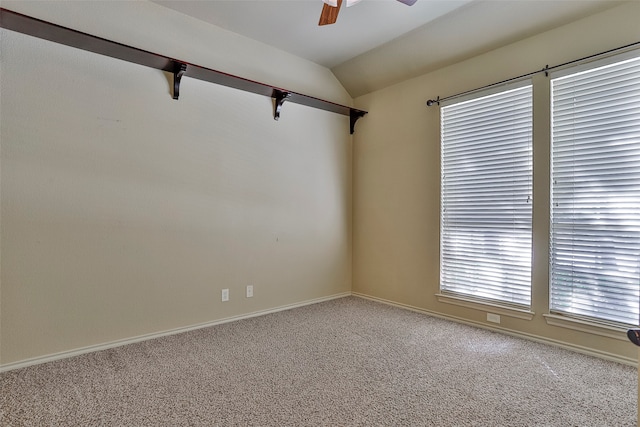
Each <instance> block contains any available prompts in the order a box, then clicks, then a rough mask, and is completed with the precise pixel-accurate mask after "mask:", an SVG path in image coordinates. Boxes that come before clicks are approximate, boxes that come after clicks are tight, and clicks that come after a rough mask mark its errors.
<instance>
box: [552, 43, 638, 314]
mask: <svg viewBox="0 0 640 427" xmlns="http://www.w3.org/2000/svg"><path fill="white" fill-rule="evenodd" d="M636 55H637V54H636ZM618 61H619V62H617V63H613V64H607V65H605V66H602V65H600V66H598V64H595V65H591V69H589V70H587V71H580V72H575V70H573V74H570V75H566V76H561V77H557V78H553V77H554V76H552V80H551V90H552V141H551V144H552V150H551V151H552V162H551V254H550V262H551V271H550V284H551V291H550V293H551V299H550V301H551V307H550V308H551V311H552V312H555V313H558V314H564V315H570V316H578V317H586V318H590V319H594V320H597V321H600V322H601V321H605V322H615V323H623V324H628V325H637V324H638V320H639V319H638V315H639V309H640V58H634V59H627V60H624V61H620V60H618ZM609 62H611V61H609ZM565 74H566V72H565Z"/></svg>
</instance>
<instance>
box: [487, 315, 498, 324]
mask: <svg viewBox="0 0 640 427" xmlns="http://www.w3.org/2000/svg"><path fill="white" fill-rule="evenodd" d="M487 322H492V323H500V315H499V314H493V313H487Z"/></svg>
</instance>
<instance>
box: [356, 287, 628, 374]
mask: <svg viewBox="0 0 640 427" xmlns="http://www.w3.org/2000/svg"><path fill="white" fill-rule="evenodd" d="M351 294H352V295H353V296H354V297H358V298H363V299H367V300H370V301H375V302H380V303H382V304H387V305H391V306H394V307H398V308H403V309H405V310H410V311H415V312H418V313H422V314H427V315H429V316H433V317H438V318H440V319H445V320H451V321H453V322H457V323H464V324H466V325H471V326H475V327H478V328H482V329H488V330H491V331H495V332H500V333H503V334H507V335H511V336H515V337H518V338H524V339H528V340H531V341H536V342H540V343H543V344H549V345H553V346H556V347H561V348H564V349H567V350H571V351H575V352H577V353H582V354H587V355H589V356H594V357H598V358H600V359H605V360H611V361H614V362H618V363H622V364H624V365H629V366H634V367H635V366H638V361H637V360H635V359H632V358H628V357H624V356H620V355H617V354H613V353H608V352H606V351H600V350H595V349H592V348H588V347H583V346H580V345H575V344H571V343H567V342H564V341H559V340H554V339H550V338H545V337H541V336H539V335H534V334H529V333H525V332H520V331H515V330H513V329H508V328H501V327H496V326H491V325H487V324H484V323H480V322H475V321H473V320H468V319H464V318H462V317H457V316H449V315H446V314H442V313H438V312H435V311H431V310H427V309H424V308H420V307H415V306H412V305H408V304H402V303H398V302H394V301H390V300H386V299H384V298H378V297H373V296H371V295H366V294H362V293H360V292H352V293H351Z"/></svg>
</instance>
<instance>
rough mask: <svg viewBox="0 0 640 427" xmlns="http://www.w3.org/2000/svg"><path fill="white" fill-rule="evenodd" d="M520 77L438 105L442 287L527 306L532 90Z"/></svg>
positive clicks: (529, 282) (475, 296)
mask: <svg viewBox="0 0 640 427" xmlns="http://www.w3.org/2000/svg"><path fill="white" fill-rule="evenodd" d="M526 83H527V85H526V86H524V87H517V88H515V89H513V88H512V89H508V90H504V89H503V90H502V91H501V92H499V93H496V94H491V95H485V96H482V97H479V98H475V99H472V100H469V101H463V102H458V103H456V104H452V105H447V106H443V107H442V109H441V138H442V141H441V142H442V147H441V149H442V152H441V168H442V171H441V179H442V182H441V222H440V224H441V232H440V289H441V291H442V292H443V293H453V294H457V295H461V296H464V297H472V298H473V299H481V300H487V301H489V302H494V303H495V302H498V303H500V304H503V303H506V304H507V305H513V306H516V307H520V308H522V307H526V308H528V307H529V306H530V305H531V212H532V210H531V209H532V208H531V206H532V200H531V195H532V90H531V84H530V82H526ZM521 86H522V85H521Z"/></svg>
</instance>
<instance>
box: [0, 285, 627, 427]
mask: <svg viewBox="0 0 640 427" xmlns="http://www.w3.org/2000/svg"><path fill="white" fill-rule="evenodd" d="M636 401H637V373H636V370H635V368H632V367H629V366H624V365H620V364H616V363H613V362H608V361H603V360H600V359H596V358H592V357H589V356H584V355H581V354H577V353H573V352H570V351H566V350H562V349H559V348H555V347H551V346H546V345H543V344H539V343H534V342H530V341H526V340H521V339H517V338H513V337H510V336H506V335H502V334H498V333H493V332H489V331H486V330H482V329H476V328H473V327H470V326H466V325H461V324H457V323H452V322H448V321H445V320H441V319H437V318H433V317H429V316H425V315H422V314H418V313H414V312H410V311H405V310H401V309H397V308H394V307H389V306H386V305H382V304H378V303H375V302H371V301H367V300H363V299H359V298H355V297H348V298H342V299H338V300H333V301H329V302H324V303H320V304H315V305H311V306H306V307H302V308H298V309H294V310H289V311H285V312H280V313H275V314H270V315H267V316H262V317H258V318H253V319H247V320H242V321H238V322H234V323H228V324H224V325H219V326H215V327H211V328H207V329H202V330H197V331H193V332H188V333H184V334H179V335H174V336H169V337H165V338H160V339H156V340H150V341H146V342H142V343H138V344H132V345H128V346H124V347H119V348H115V349H111V350H105V351H101V352H96V353H92V354H87V355H83V356H78V357H75V358H72V359H66V360H62V361H57V362H51V363H47V364H43V365H38V366H33V367H29V368H25V369H20V370H16V371H10V372H6V373H4V374H2V375H0V425H2V426H598V427H604V426H616V427H620V426H635V425H636V416H637V409H636Z"/></svg>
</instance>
